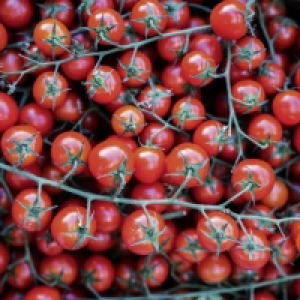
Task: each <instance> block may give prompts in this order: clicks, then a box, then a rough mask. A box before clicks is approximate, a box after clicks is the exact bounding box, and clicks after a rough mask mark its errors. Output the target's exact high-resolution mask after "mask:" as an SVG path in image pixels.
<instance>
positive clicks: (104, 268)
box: [83, 255, 115, 292]
mask: <svg viewBox="0 0 300 300" xmlns="http://www.w3.org/2000/svg"><path fill="white" fill-rule="evenodd" d="M83 270H84V272H85V273H87V274H89V273H90V274H91V275H92V281H91V282H89V281H87V282H86V284H91V285H92V287H93V289H94V290H95V291H97V292H104V291H106V290H108V289H109V288H110V287H111V285H112V283H113V280H114V275H115V270H114V266H113V264H112V263H111V262H110V260H108V259H107V258H106V257H104V256H102V255H92V256H90V257H89V258H87V259H86V260H85V261H84V263H83ZM83 280H84V278H83Z"/></svg>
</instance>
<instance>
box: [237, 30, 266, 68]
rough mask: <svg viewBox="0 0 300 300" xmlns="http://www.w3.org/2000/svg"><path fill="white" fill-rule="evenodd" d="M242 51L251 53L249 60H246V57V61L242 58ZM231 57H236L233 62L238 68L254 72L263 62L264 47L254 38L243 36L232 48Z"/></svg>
mask: <svg viewBox="0 0 300 300" xmlns="http://www.w3.org/2000/svg"><path fill="white" fill-rule="evenodd" d="M243 50H244V51H251V52H252V53H253V54H252V55H251V57H250V59H248V57H247V58H246V59H245V58H244V57H243ZM232 55H233V56H234V57H236V59H235V60H234V62H235V64H236V65H237V66H238V67H239V68H241V69H246V70H255V69H257V68H258V67H259V66H261V65H262V63H263V62H264V60H265V56H266V50H265V45H264V44H263V42H262V41H261V40H260V39H258V38H256V37H252V36H245V37H243V38H241V39H239V40H238V41H237V43H236V44H235V45H234V46H233V49H232Z"/></svg>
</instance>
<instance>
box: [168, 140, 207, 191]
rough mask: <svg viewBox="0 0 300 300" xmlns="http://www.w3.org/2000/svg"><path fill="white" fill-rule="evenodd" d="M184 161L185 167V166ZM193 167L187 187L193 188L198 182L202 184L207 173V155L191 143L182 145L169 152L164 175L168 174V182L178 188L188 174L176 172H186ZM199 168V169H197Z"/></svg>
mask: <svg viewBox="0 0 300 300" xmlns="http://www.w3.org/2000/svg"><path fill="white" fill-rule="evenodd" d="M185 160H186V163H187V165H185ZM190 166H192V168H194V167H195V170H194V171H193V174H190V176H191V177H190V180H188V182H187V185H186V186H187V187H188V188H191V187H195V186H198V185H199V182H203V181H204V180H205V179H206V177H207V174H208V171H209V166H210V163H209V158H208V155H207V153H206V152H205V151H204V150H203V149H202V148H201V147H199V146H197V145H195V144H193V143H183V144H180V145H178V146H176V147H175V148H173V149H172V150H171V152H170V153H169V155H168V156H167V159H166V174H170V181H171V182H172V183H173V184H175V185H178V186H180V185H181V184H183V183H184V181H185V180H186V176H187V175H188V174H184V173H183V174H182V173H181V174H180V173H178V172H188V168H190ZM198 166H199V167H198Z"/></svg>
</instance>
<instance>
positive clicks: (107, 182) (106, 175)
mask: <svg viewBox="0 0 300 300" xmlns="http://www.w3.org/2000/svg"><path fill="white" fill-rule="evenodd" d="M124 162H125V167H126V171H127V172H126V174H124V180H125V182H128V181H129V180H130V179H131V177H132V172H133V170H134V157H133V153H132V151H131V150H130V149H129V148H128V147H127V145H126V144H125V143H124V142H122V141H118V142H117V141H110V140H106V141H104V142H101V143H99V144H98V145H97V146H96V147H94V148H93V149H92V151H91V153H90V156H89V160H88V166H89V169H90V171H91V173H92V175H93V176H94V177H95V178H96V179H97V181H98V182H99V183H100V184H101V185H103V186H106V187H115V186H116V185H119V184H121V181H120V178H119V177H118V176H117V175H115V173H114V172H115V171H116V170H119V169H120V166H121V164H122V163H124ZM120 172H121V171H120ZM123 173H124V172H122V174H123ZM116 176H117V177H116Z"/></svg>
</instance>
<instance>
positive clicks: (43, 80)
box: [33, 71, 69, 110]
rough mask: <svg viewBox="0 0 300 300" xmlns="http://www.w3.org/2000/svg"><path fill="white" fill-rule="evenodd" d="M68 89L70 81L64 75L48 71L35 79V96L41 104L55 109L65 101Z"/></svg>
mask: <svg viewBox="0 0 300 300" xmlns="http://www.w3.org/2000/svg"><path fill="white" fill-rule="evenodd" d="M68 89H69V83H68V81H67V80H66V78H65V77H64V76H63V75H61V74H59V73H57V74H55V73H54V72H53V71H47V72H44V73H42V74H40V75H39V76H38V77H37V78H36V79H35V81H34V84H33V98H34V100H35V101H36V102H37V103H38V104H39V105H40V106H42V107H44V108H48V109H53V110H54V109H55V108H56V107H59V106H61V105H63V104H64V103H65V101H66V98H67V91H68Z"/></svg>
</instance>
